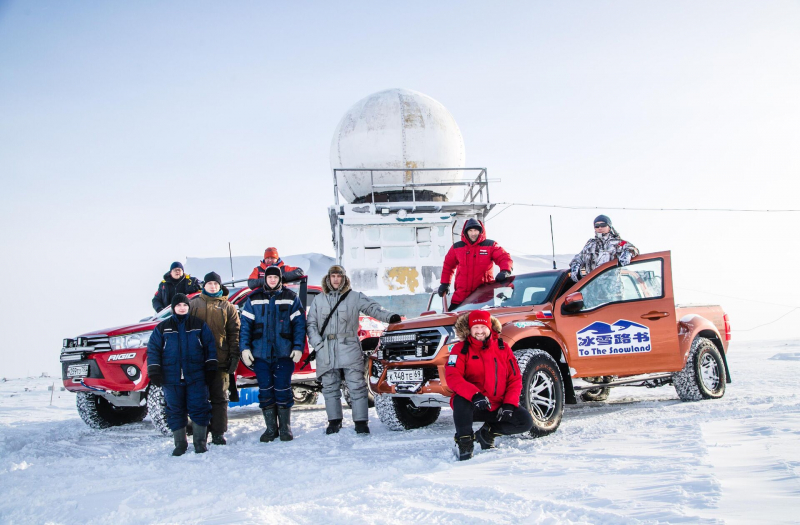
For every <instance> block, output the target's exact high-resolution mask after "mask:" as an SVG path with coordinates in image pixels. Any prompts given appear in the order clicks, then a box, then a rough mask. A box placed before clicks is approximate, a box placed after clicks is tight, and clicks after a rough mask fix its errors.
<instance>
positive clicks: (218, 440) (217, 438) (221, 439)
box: [211, 432, 228, 445]
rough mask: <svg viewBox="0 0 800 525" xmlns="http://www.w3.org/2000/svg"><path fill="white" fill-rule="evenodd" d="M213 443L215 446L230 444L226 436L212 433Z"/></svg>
mask: <svg viewBox="0 0 800 525" xmlns="http://www.w3.org/2000/svg"><path fill="white" fill-rule="evenodd" d="M211 443H213V444H214V445H227V444H228V442H227V441H226V440H225V435H224V434H214V433H213V432H212V433H211Z"/></svg>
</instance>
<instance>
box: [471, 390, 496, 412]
mask: <svg viewBox="0 0 800 525" xmlns="http://www.w3.org/2000/svg"><path fill="white" fill-rule="evenodd" d="M472 404H473V405H475V408H477V409H478V410H491V409H492V404H491V403H490V402H489V399H488V398H487V397H486V396H485V395H483V394H481V393H477V394H475V395H474V396H472Z"/></svg>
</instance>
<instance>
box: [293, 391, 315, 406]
mask: <svg viewBox="0 0 800 525" xmlns="http://www.w3.org/2000/svg"><path fill="white" fill-rule="evenodd" d="M292 396H293V397H294V404H295V405H316V404H317V400H318V399H319V392H312V391H311V390H306V389H304V388H292Z"/></svg>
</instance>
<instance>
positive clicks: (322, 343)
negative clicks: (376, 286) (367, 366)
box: [308, 265, 400, 434]
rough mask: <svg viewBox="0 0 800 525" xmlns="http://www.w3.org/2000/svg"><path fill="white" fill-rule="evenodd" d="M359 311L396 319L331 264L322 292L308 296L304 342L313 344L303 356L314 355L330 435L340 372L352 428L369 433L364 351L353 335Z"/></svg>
mask: <svg viewBox="0 0 800 525" xmlns="http://www.w3.org/2000/svg"><path fill="white" fill-rule="evenodd" d="M359 312H364V314H366V315H368V316H370V317H374V318H375V319H377V320H379V321H382V322H384V323H398V322H400V316H399V315H398V314H394V313H392V312H389V311H388V310H384V309H383V307H381V305H379V304H378V303H377V302H375V301H373V300H372V299H370V298H369V297H367V296H366V295H364V294H363V293H361V292H356V291H354V290H351V289H350V279H349V278H348V277H347V275H346V274H345V270H344V268H342V267H341V266H338V265H334V266H331V267H330V269H328V274H327V275H326V276H325V277H324V278H323V279H322V293H321V294H319V295H317V296H316V297H315V298H314V302H313V303H311V309H310V310H309V311H308V342H309V344H310V345H311V346H313V347H314V351H313V352H312V353H311V355H310V356H309V360H311V359H313V358H314V357H316V359H317V377H318V378H320V380H321V381H322V395H323V396H325V411H326V412H327V415H328V428H327V429H325V433H326V434H335V433H337V432H339V430H340V429H341V428H342V390H341V387H342V375H344V380H345V381H346V382H347V388H348V389H349V390H350V405H351V406H352V407H353V422H354V424H355V430H356V432H357V433H358V434H369V424H368V423H367V420H368V419H369V398H368V394H367V381H366V378H365V377H364V353H363V352H362V351H361V342H360V341H359V339H358V329H359V327H358V322H359V319H358V316H359Z"/></svg>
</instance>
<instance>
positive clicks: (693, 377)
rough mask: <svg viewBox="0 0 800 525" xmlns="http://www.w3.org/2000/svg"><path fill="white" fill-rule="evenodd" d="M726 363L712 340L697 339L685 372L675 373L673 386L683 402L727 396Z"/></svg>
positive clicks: (684, 369)
mask: <svg viewBox="0 0 800 525" xmlns="http://www.w3.org/2000/svg"><path fill="white" fill-rule="evenodd" d="M726 381H727V376H726V375H725V363H724V362H723V360H722V355H720V353H719V348H717V345H715V344H714V343H713V342H712V341H711V340H710V339H706V338H705V337H697V338H695V340H694V341H692V348H691V349H690V350H689V356H688V357H687V358H686V364H685V365H684V367H683V370H681V371H680V372H675V374H673V376H672V384H673V385H674V386H675V391H676V392H677V393H678V397H680V398H681V400H682V401H700V400H701V399H719V398H721V397H722V396H724V395H725V382H726Z"/></svg>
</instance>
